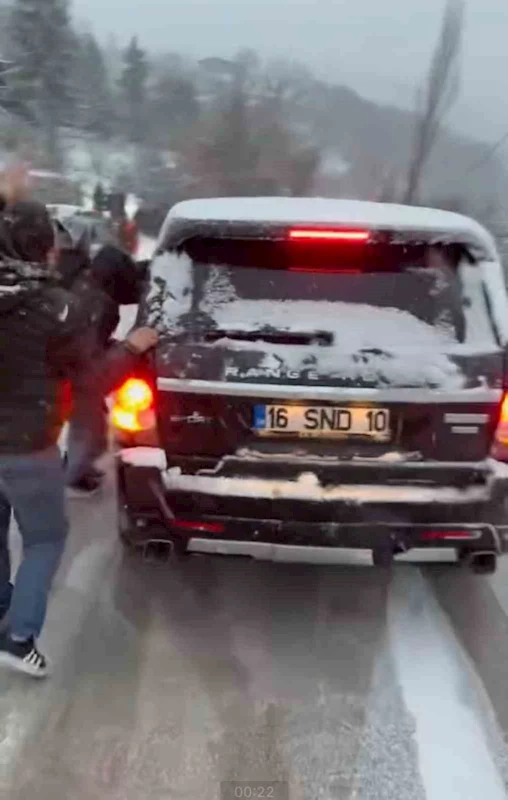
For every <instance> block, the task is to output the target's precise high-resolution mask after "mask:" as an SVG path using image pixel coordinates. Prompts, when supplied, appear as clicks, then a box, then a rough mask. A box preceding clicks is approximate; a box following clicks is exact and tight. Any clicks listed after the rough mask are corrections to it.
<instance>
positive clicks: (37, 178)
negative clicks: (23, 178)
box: [28, 169, 81, 206]
mask: <svg viewBox="0 0 508 800" xmlns="http://www.w3.org/2000/svg"><path fill="white" fill-rule="evenodd" d="M28 179H29V184H30V194H31V196H32V197H33V199H34V200H38V201H39V202H41V203H45V204H46V205H48V204H55V203H58V204H69V205H74V206H79V204H80V202H81V188H80V186H79V184H77V183H76V182H74V181H72V180H70V179H69V178H67V177H66V176H65V175H62V174H61V173H60V172H52V171H51V170H42V169H31V170H29V172H28Z"/></svg>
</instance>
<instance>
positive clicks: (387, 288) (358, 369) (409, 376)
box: [148, 242, 495, 389]
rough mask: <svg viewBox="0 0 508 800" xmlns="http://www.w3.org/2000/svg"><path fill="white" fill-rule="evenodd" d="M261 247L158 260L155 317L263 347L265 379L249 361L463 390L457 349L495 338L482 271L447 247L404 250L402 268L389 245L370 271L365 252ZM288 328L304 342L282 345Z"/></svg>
mask: <svg viewBox="0 0 508 800" xmlns="http://www.w3.org/2000/svg"><path fill="white" fill-rule="evenodd" d="M258 244H259V242H256V243H255V245H253V246H252V247H249V243H238V242H235V248H234V258H232V259H231V260H232V261H233V262H234V264H231V263H214V262H213V261H212V260H211V259H212V258H213V253H214V251H213V248H212V250H211V251H210V252H208V251H207V252H208V260H207V263H203V261H205V260H206V259H205V258H202V259H201V260H200V261H196V260H193V259H192V258H190V257H189V255H187V254H181V255H177V254H176V253H173V252H171V253H165V254H163V255H160V256H158V257H157V258H156V259H155V262H154V265H153V267H152V290H151V292H150V296H149V298H148V300H149V305H150V320H149V321H150V322H151V324H156V325H157V327H158V328H159V330H163V331H164V332H166V333H178V334H180V335H182V334H183V335H185V334H186V332H188V333H189V334H191V335H192V336H193V337H195V336H196V335H197V336H198V339H199V337H201V336H202V337H203V341H207V343H208V345H209V346H211V347H215V348H223V349H226V350H227V351H228V352H229V353H231V354H234V353H238V354H241V353H249V354H252V353H256V354H257V355H258V360H257V362H256V368H257V370H258V373H259V375H257V373H256V368H254V369H253V368H252V367H250V368H249V370H248V374H247V373H246V375H245V376H244V375H243V374H242V373H241V370H240V371H239V372H238V375H237V377H239V378H240V377H249V378H253V377H254V378H255V377H256V376H258V377H260V378H261V377H266V375H267V374H268V373H272V372H273V375H274V376H276V375H279V374H287V373H288V371H291V372H293V373H294V374H295V375H296V374H300V375H301V374H303V373H304V372H305V371H313V372H315V373H317V374H319V375H326V376H327V377H330V378H338V379H341V380H344V381H345V382H347V383H350V384H354V385H365V386H370V385H372V386H379V385H384V386H390V385H398V386H407V387H415V386H429V387H442V388H450V389H451V388H453V389H458V388H461V387H462V386H464V385H465V378H464V375H463V374H462V371H461V369H460V367H459V366H458V365H457V363H456V361H455V360H453V358H451V357H450V354H451V353H453V352H454V351H462V352H466V349H467V350H470V351H479V350H480V349H481V348H482V347H485V348H489V347H490V348H492V346H494V345H495V337H494V333H493V330H492V325H491V322H490V319H489V313H488V308H487V304H486V300H485V294H484V292H483V289H482V277H481V272H480V271H479V270H478V269H477V266H475V265H469V264H467V263H464V262H462V263H460V264H459V265H458V266H457V265H456V264H454V263H453V262H452V261H450V260H449V259H447V258H446V257H443V252H442V251H440V250H439V248H429V247H426V248H420V249H418V250H415V251H414V254H413V253H411V252H409V251H407V250H401V249H399V250H395V249H394V250H393V253H394V254H395V253H396V252H398V253H402V254H403V255H404V258H402V259H401V261H402V263H400V262H397V261H395V262H394V263H393V265H392V264H391V263H390V262H389V260H387V258H386V252H384V255H383V257H381V258H380V259H379V262H377V261H376V259H375V258H373V257H372V255H373V254H372V252H371V254H370V256H369V258H370V259H371V260H370V261H369V263H368V268H367V269H362V268H361V266H362V265H361V258H360V261H359V260H358V256H356V257H353V258H351V263H349V261H347V260H346V261H344V259H342V260H341V261H340V262H339V264H337V261H335V260H333V259H330V258H328V259H325V260H324V261H323V263H321V262H320V261H319V259H316V253H315V252H313V253H309V251H307V255H308V256H309V257H310V261H309V260H308V259H307V258H306V257H304V260H303V262H302V261H301V260H300V257H299V259H297V260H296V261H295V262H294V261H293V260H292V259H291V258H290V259H288V258H287V253H285V254H283V253H280V251H277V248H275V249H273V248H272V249H271V251H270V250H266V251H265V254H266V255H269V256H270V257H269V258H266V259H265V260H264V261H259V262H258V258H259V254H260V252H261V250H258V248H257V245H258ZM269 244H270V246H271V245H273V244H274V243H273V242H270V243H269ZM276 244H277V247H278V245H279V243H276ZM221 247H223V243H221ZM390 252H391V251H390ZM279 253H280V255H281V257H280V260H279V257H278V256H279ZM193 255H194V254H193ZM413 255H414V258H413ZM257 263H260V264H261V266H256V264H257ZM294 264H296V265H297V267H298V268H297V269H296V270H294V271H293V269H292V266H293V265H294ZM307 266H308V268H307ZM284 333H287V334H288V335H293V334H294V335H296V336H297V337H301V338H302V343H295V342H294V341H293V340H289V339H288V341H283V340H281V341H280V342H279V341H278V340H277V337H279V336H281V335H282V338H284V337H283V334H284ZM210 334H213V336H212V337H211V338H206V337H207V336H209V335H210ZM314 334H316V338H317V339H320V341H319V342H314V341H312V337H313V335H314ZM306 336H308V337H309V341H305V337H306ZM323 341H324V343H325V346H323Z"/></svg>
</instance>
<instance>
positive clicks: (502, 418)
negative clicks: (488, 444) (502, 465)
mask: <svg viewBox="0 0 508 800" xmlns="http://www.w3.org/2000/svg"><path fill="white" fill-rule="evenodd" d="M492 455H493V457H494V458H497V460H498V461H508V393H505V395H504V397H503V402H502V403H501V409H500V411H499V422H498V424H497V428H496V435H495V436H494V446H493V448H492Z"/></svg>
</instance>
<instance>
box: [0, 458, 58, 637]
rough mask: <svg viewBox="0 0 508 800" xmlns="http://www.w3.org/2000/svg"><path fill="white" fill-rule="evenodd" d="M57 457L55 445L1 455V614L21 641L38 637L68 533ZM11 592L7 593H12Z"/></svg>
mask: <svg viewBox="0 0 508 800" xmlns="http://www.w3.org/2000/svg"><path fill="white" fill-rule="evenodd" d="M64 484H65V481H64V473H63V465H62V458H61V455H60V451H59V450H58V448H57V447H52V448H51V449H49V450H45V451H43V452H40V453H31V454H30V455H1V454H0V613H1V610H2V606H3V607H4V609H5V607H6V606H9V603H10V608H9V612H8V615H7V625H8V629H9V631H10V633H11V634H13V635H14V636H16V637H19V638H20V639H29V638H30V637H32V636H33V637H34V638H37V637H38V636H39V634H40V632H41V630H42V626H43V625H44V620H45V617H46V608H47V603H48V595H49V591H50V589H51V585H52V583H53V579H54V577H55V574H56V571H57V569H58V566H59V564H60V561H61V558H62V554H63V551H64V547H65V542H66V539H67V533H68V522H67V517H66V514H65V496H64V492H65V487H64ZM11 512H14V515H15V517H16V521H17V523H18V527H19V529H20V532H21V536H22V539H23V560H22V562H21V566H20V568H19V571H18V574H17V578H16V582H15V586H14V590H12V587H11V585H10V572H11V564H10V557H9V541H8V539H9V526H10V521H11ZM11 593H12V596H11Z"/></svg>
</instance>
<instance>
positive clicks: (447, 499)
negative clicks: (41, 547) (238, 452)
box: [118, 448, 508, 553]
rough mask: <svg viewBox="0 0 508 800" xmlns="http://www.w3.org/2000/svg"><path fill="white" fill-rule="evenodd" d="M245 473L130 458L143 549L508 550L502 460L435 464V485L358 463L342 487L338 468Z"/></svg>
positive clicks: (127, 504) (129, 495)
mask: <svg viewBox="0 0 508 800" xmlns="http://www.w3.org/2000/svg"><path fill="white" fill-rule="evenodd" d="M242 467H243V468H242V474H240V475H238V474H236V475H235V474H232V473H234V472H238V470H235V469H231V464H229V468H228V469H226V470H225V473H226V474H218V472H214V474H198V475H188V474H185V475H184V474H182V473H181V471H180V470H178V469H170V470H168V469H166V466H165V459H164V454H163V453H162V454H161V453H160V451H157V450H149V449H145V448H141V449H137V450H134V451H133V450H124V451H121V452H120V453H119V454H118V476H119V488H120V502H121V504H122V505H123V506H124V508H125V510H127V512H128V515H129V517H130V519H131V520H132V523H133V526H132V539H133V541H135V542H138V543H143V541H146V540H149V539H151V538H167V539H169V540H174V541H175V542H176V541H180V542H183V543H186V544H187V543H188V542H189V541H190V540H191V539H195V538H199V539H202V540H210V541H213V540H222V541H224V540H226V541H231V542H252V543H265V544H267V545H271V544H273V545H296V546H316V547H331V548H340V547H343V548H361V549H369V550H373V549H376V548H379V547H383V546H386V547H391V548H393V549H396V550H397V549H398V550H401V551H403V550H409V549H411V548H415V547H418V548H421V547H432V548H435V547H446V548H449V547H454V548H461V549H474V550H489V551H495V552H497V553H501V552H505V551H508V513H507V508H508V506H507V501H506V498H507V497H508V468H507V467H505V466H504V465H502V464H497V462H492V461H489V462H485V464H481V465H480V464H479V465H450V464H445V465H434V466H433V467H432V468H431V470H430V472H428V474H427V477H426V480H425V482H424V480H423V478H422V476H421V474H419V473H418V472H417V470H414V469H413V468H409V469H406V470H405V471H404V470H403V469H402V468H401V467H400V466H399V467H398V468H397V469H396V470H394V469H391V468H387V467H386V466H384V465H383V466H382V467H379V466H378V467H377V469H375V470H372V469H371V470H368V469H367V470H363V472H362V470H361V469H360V471H358V468H357V466H356V465H355V467H354V468H350V469H347V468H346V470H347V479H346V477H345V473H344V465H342V466H341V467H340V472H341V475H340V480H339V479H337V480H336V481H335V482H332V481H331V480H330V479H331V478H333V475H332V468H331V467H330V466H327V468H326V476H325V475H324V474H320V473H319V471H318V475H316V474H315V473H314V472H310V471H307V472H306V471H302V470H301V468H300V471H299V473H298V474H297V475H295V474H294V465H291V466H287V467H286V468H284V465H279V477H278V478H277V479H275V478H274V477H269V478H267V477H261V474H262V473H263V472H264V473H266V471H267V470H266V469H265V467H266V465H259V464H253V465H251V468H250V469H249V467H248V465H246V464H245V462H243V463H242ZM284 473H286V476H285V474H284ZM430 474H431V475H432V478H430V477H429V475H430ZM404 477H405V481H404ZM446 478H448V479H449V480H448V483H445V482H443V483H441V482H440V481H442V480H443V479H446ZM359 479H361V482H358V480H359ZM351 481H354V482H351ZM154 528H156V529H157V531H158V533H157V536H156V537H154Z"/></svg>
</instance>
